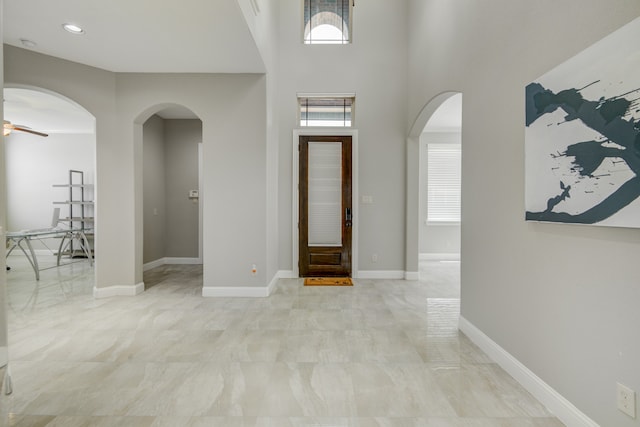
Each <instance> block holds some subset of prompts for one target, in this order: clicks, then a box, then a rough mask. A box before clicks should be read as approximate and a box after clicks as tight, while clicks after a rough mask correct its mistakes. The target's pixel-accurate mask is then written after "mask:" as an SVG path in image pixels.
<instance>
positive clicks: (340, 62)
mask: <svg viewBox="0 0 640 427" xmlns="http://www.w3.org/2000/svg"><path fill="white" fill-rule="evenodd" d="M301 7H302V2H300V1H294V0H289V1H283V2H280V49H281V53H280V66H279V115H280V126H279V128H280V158H279V170H280V173H279V178H278V181H279V189H278V192H279V206H278V209H279V216H280V222H279V232H280V256H279V262H280V269H282V270H292V269H293V266H292V258H293V254H292V241H291V239H292V213H291V212H292V205H291V204H292V157H293V155H294V153H293V151H292V130H293V129H296V128H298V123H297V121H296V118H297V111H296V108H297V100H296V94H297V93H298V92H306V93H309V92H311V93H313V92H320V93H321V92H324V93H353V92H355V93H356V107H355V126H354V127H355V128H356V129H358V141H359V153H358V161H359V165H360V166H359V176H358V180H359V192H360V194H361V195H368V196H372V198H373V203H372V204H370V205H369V204H367V205H362V204H360V206H359V216H358V218H356V223H357V224H356V226H358V227H359V236H360V238H359V242H358V245H359V259H358V265H359V269H360V270H367V271H371V270H375V271H383V272H388V271H393V272H402V271H404V224H405V215H404V205H405V190H404V188H405V186H404V182H405V176H404V168H405V149H404V144H405V135H406V123H405V122H406V91H407V88H406V86H407V85H406V76H407V65H406V64H407V50H406V46H407V36H406V19H407V10H406V3H404V2H396V1H393V2H391V1H386V0H367V1H361V2H356V6H355V8H354V11H353V43H352V44H350V45H344V46H342V45H314V46H310V45H304V44H303V43H302V24H301V19H302V11H301ZM354 203H359V201H355V200H354ZM373 254H377V255H378V261H377V263H374V262H373V261H372V255H373Z"/></svg>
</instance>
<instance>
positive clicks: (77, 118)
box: [3, 0, 264, 133]
mask: <svg viewBox="0 0 640 427" xmlns="http://www.w3.org/2000/svg"><path fill="white" fill-rule="evenodd" d="M3 14H4V22H3V31H4V34H3V36H4V42H5V43H6V44H9V45H13V46H17V47H20V48H23V49H28V50H31V51H34V52H38V53H43V54H46V55H51V56H55V57H58V58H62V59H66V60H69V61H74V62H78V63H81V64H85V65H89V66H93V67H97V68H101V69H104V70H108V71H113V72H149V73H158V72H165V73H178V72H179V73H239V72H243V73H256V72H258V73H259V72H264V65H263V62H262V59H261V57H260V54H259V52H258V49H257V47H256V44H255V42H254V40H253V37H252V35H251V33H250V31H249V28H248V26H247V24H246V21H245V19H244V16H243V14H242V11H241V9H240V6H239V5H238V3H237V0H181V1H179V2H177V1H171V2H169V1H160V2H159V1H152V0H134V1H131V0H129V1H125V0H110V1H87V0H56V1H51V0H7V1H5V2H4V10H3ZM64 23H74V24H76V25H79V26H81V27H82V28H84V30H85V34H84V35H80V36H78V35H72V34H69V33H68V32H66V31H65V30H64V29H63V28H62V24H64ZM23 39H26V40H29V41H31V42H34V43H35V46H33V47H27V46H25V44H24V43H23V42H22V40H23ZM4 100H5V102H4V111H5V119H6V120H10V121H11V122H12V123H14V124H20V125H24V126H28V127H31V128H33V129H36V130H40V131H43V132H48V133H88V132H93V129H94V124H93V118H92V117H91V116H90V115H89V114H88V113H87V112H86V111H84V110H83V109H82V108H80V107H78V106H76V105H75V104H73V103H69V102H67V101H66V100H63V99H61V98H59V97H57V96H53V95H50V94H48V93H44V92H40V91H33V90H27V89H15V88H8V89H5V92H4ZM158 115H160V116H161V117H163V118H165V119H183V118H195V115H194V114H193V113H192V112H191V111H189V110H187V109H186V108H182V107H179V106H174V107H170V108H167V109H166V110H163V111H161V112H159V113H158Z"/></svg>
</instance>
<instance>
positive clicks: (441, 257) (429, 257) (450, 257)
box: [419, 253, 460, 261]
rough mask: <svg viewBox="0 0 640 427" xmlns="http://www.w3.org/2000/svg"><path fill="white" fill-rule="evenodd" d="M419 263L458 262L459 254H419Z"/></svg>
mask: <svg viewBox="0 0 640 427" xmlns="http://www.w3.org/2000/svg"><path fill="white" fill-rule="evenodd" d="M419 259H420V261H460V254H459V253H421V254H420V256H419Z"/></svg>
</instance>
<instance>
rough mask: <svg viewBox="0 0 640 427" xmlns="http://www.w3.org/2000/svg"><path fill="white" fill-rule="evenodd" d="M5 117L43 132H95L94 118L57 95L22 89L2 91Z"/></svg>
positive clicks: (15, 123) (14, 122)
mask: <svg viewBox="0 0 640 427" xmlns="http://www.w3.org/2000/svg"><path fill="white" fill-rule="evenodd" d="M4 118H5V120H9V121H10V122H11V123H13V124H14V125H22V126H26V127H29V128H31V129H34V130H37V131H40V132H45V133H87V134H89V133H94V131H95V119H94V118H93V116H92V115H91V114H89V113H88V112H87V111H86V110H84V109H83V108H82V107H80V106H78V105H76V104H74V103H72V102H71V101H69V100H66V99H63V98H60V97H58V96H55V95H52V94H49V93H46V92H40V91H35V90H31V89H23V88H5V89H4Z"/></svg>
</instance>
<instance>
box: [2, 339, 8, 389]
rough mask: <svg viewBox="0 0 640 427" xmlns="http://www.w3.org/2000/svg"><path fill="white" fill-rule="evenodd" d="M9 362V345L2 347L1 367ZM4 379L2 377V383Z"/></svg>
mask: <svg viewBox="0 0 640 427" xmlns="http://www.w3.org/2000/svg"><path fill="white" fill-rule="evenodd" d="M7 363H9V348H8V347H7V346H4V347H0V368H2V367H3V366H5V365H6V364H7ZM1 382H2V379H0V383H1Z"/></svg>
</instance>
